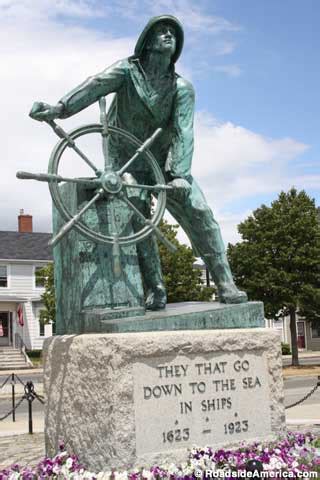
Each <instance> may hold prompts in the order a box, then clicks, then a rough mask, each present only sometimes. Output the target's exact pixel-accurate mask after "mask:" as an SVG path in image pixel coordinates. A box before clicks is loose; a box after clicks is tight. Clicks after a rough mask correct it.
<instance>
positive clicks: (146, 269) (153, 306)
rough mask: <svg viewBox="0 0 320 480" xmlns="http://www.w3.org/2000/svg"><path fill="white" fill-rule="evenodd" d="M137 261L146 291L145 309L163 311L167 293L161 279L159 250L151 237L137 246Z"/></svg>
mask: <svg viewBox="0 0 320 480" xmlns="http://www.w3.org/2000/svg"><path fill="white" fill-rule="evenodd" d="M137 251H138V259H139V265H140V271H141V275H142V279H143V283H144V286H145V289H146V309H147V310H163V309H164V308H165V307H166V304H167V292H166V288H165V286H164V281H163V277H162V270H161V263H160V257H159V250H158V245H157V242H156V239H155V238H154V236H153V235H150V236H149V237H148V238H146V239H145V240H143V241H142V242H139V243H138V244H137Z"/></svg>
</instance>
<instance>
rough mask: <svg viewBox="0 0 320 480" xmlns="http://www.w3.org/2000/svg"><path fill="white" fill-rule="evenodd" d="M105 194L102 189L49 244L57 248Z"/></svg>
mask: <svg viewBox="0 0 320 480" xmlns="http://www.w3.org/2000/svg"><path fill="white" fill-rule="evenodd" d="M103 194H104V190H103V189H102V188H101V189H100V190H99V191H98V193H96V194H95V196H94V197H92V198H91V200H90V201H89V202H88V203H87V204H86V205H85V206H84V207H83V208H82V209H81V210H80V212H78V213H77V214H76V215H75V216H74V217H73V218H71V220H69V222H67V223H66V224H65V225H64V226H63V227H62V228H61V230H60V232H59V233H57V235H56V236H55V237H53V238H52V239H51V240H50V242H49V244H50V245H52V246H55V245H56V244H57V243H58V242H59V241H60V240H61V239H62V237H64V235H66V233H68V232H69V230H70V229H71V228H72V227H73V225H74V224H75V223H77V221H78V220H79V219H80V217H81V216H82V215H83V214H84V213H85V212H86V211H87V210H88V209H89V208H90V207H91V205H93V204H94V203H95V202H96V201H97V200H98V199H99V198H101V197H102V196H103Z"/></svg>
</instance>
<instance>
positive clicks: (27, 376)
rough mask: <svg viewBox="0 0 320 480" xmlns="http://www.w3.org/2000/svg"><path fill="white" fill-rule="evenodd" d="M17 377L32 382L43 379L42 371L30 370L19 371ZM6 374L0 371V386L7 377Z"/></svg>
mask: <svg viewBox="0 0 320 480" xmlns="http://www.w3.org/2000/svg"><path fill="white" fill-rule="evenodd" d="M18 376H19V378H20V379H21V380H22V381H23V382H24V383H25V382H28V381H31V382H33V383H39V382H42V381H43V373H42V372H35V373H34V372H32V370H31V371H30V370H28V371H27V372H25V373H19V374H18ZM7 377H8V374H6V375H4V374H3V373H1V372H0V386H1V385H2V384H3V382H4V381H5V380H6V379H7Z"/></svg>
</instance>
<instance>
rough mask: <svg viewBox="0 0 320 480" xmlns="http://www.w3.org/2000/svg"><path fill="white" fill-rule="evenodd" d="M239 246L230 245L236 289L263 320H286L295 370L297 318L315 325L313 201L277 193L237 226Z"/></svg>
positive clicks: (317, 248)
mask: <svg viewBox="0 0 320 480" xmlns="http://www.w3.org/2000/svg"><path fill="white" fill-rule="evenodd" d="M238 230H239V233H240V234H241V236H242V241H241V242H239V243H237V244H235V245H230V244H229V245H228V256H229V260H230V264H231V267H232V271H233V274H234V277H235V280H236V282H237V284H238V285H239V286H240V287H241V288H243V289H244V290H246V291H247V292H248V295H249V298H250V299H251V300H262V301H263V302H264V306H265V314H266V317H267V318H275V317H277V316H279V315H289V316H290V331H291V340H292V365H299V358H298V345H297V330H296V313H297V311H299V313H300V312H301V313H302V314H304V315H306V317H307V318H308V319H314V321H317V319H318V320H319V312H320V268H319V258H320V226H319V219H318V211H317V208H316V206H315V202H314V200H313V199H311V198H310V197H309V196H308V195H307V194H306V193H305V192H304V191H301V192H297V190H296V189H295V188H292V189H291V190H290V191H289V192H288V193H285V192H281V193H280V195H279V197H278V199H277V200H275V201H274V202H272V204H271V206H270V207H267V206H266V205H262V206H261V207H260V208H258V209H257V210H255V211H254V212H253V214H252V215H250V216H249V217H248V218H247V219H246V220H245V221H244V222H242V223H240V225H239V226H238Z"/></svg>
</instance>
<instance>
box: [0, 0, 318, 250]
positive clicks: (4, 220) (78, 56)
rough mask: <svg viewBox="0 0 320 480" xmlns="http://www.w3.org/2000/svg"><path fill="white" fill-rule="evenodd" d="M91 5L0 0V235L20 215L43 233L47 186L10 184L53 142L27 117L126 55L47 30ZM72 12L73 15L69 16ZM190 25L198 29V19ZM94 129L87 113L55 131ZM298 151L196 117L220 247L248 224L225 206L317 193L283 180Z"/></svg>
mask: <svg viewBox="0 0 320 480" xmlns="http://www.w3.org/2000/svg"><path fill="white" fill-rule="evenodd" d="M167 3H168V2H167ZM171 3H172V4H174V3H175V4H176V5H177V6H178V7H180V8H181V6H186V2H171ZM6 5H7V8H6V10H5V6H6ZM94 5H96V2H90V1H89V0H88V1H82V2H76V1H72V0H64V1H63V2H62V1H58V0H56V1H50V2H49V0H48V1H45V0H43V1H42V0H41V1H40V0H32V3H31V0H30V1H29V0H20V1H19V0H17V1H15V2H10V3H6V2H4V1H3V0H0V12H1V13H2V17H3V18H2V28H1V31H0V45H1V50H2V65H5V66H6V68H5V69H3V70H2V86H1V91H0V100H1V105H2V108H1V111H0V128H1V132H2V164H1V180H0V182H1V184H0V186H1V188H0V222H1V229H9V230H10V229H11V230H15V229H16V226H17V214H18V212H19V209H20V208H24V209H25V211H26V212H27V213H31V214H32V215H33V216H34V224H35V228H36V230H38V231H41V230H42V231H48V230H50V228H51V218H50V214H51V199H50V195H49V192H48V189H47V186H46V185H45V184H42V183H39V182H37V183H35V182H31V181H21V180H17V179H16V178H15V173H16V171H17V170H26V171H33V172H37V171H38V172H41V171H42V172H44V171H45V170H46V169H47V162H48V158H49V155H50V152H51V150H52V147H53V145H54V144H55V142H56V141H57V137H56V136H55V135H54V134H53V133H52V131H50V130H49V127H48V126H47V125H45V124H41V123H37V122H34V121H32V120H31V119H30V118H29V117H28V112H29V110H30V108H31V106H32V103H33V101H35V100H43V101H47V102H48V103H55V102H56V101H57V100H58V99H59V98H60V97H61V96H62V95H63V94H64V93H65V92H67V91H69V90H70V88H72V87H73V86H75V85H77V84H78V83H79V82H80V81H81V80H82V79H85V78H86V77H87V76H88V75H90V74H92V73H94V72H97V71H99V70H101V69H102V68H104V67H105V66H106V65H108V64H111V63H113V62H114V61H116V60H117V59H119V58H123V57H126V56H127V55H128V54H129V53H130V52H132V51H133V47H134V43H135V39H134V38H118V39H116V38H113V37H112V36H110V35H106V34H102V33H99V32H95V31H93V30H92V29H89V28H85V27H80V26H75V24H74V23H73V24H72V25H68V28H65V27H64V26H63V25H61V24H60V23H58V22H56V21H55V20H54V17H55V15H58V14H59V12H60V11H61V13H62V12H64V15H66V14H67V12H69V13H70V15H71V14H72V15H73V16H76V15H78V17H81V16H82V17H84V16H87V17H90V15H92V12H91V10H90V8H91V7H93V6H94ZM97 5H98V4H97ZM137 5H138V4H137ZM161 5H162V6H163V8H164V4H163V3H162V4H161ZM9 7H10V8H9ZM75 7H77V8H78V10H77V12H75V11H74V10H73V9H74V8H75ZM23 8H25V9H28V8H29V17H28V21H26V20H25V17H24V16H21V15H22V13H23ZM168 8H169V3H168ZM46 9H48V12H47V14H46ZM10 12H11V13H10ZM72 12H73V13H72ZM95 12H96V13H95V15H97V14H99V15H107V14H108V12H107V10H106V9H104V10H103V11H102V12H100V11H99V10H95ZM33 14H35V16H34V17H33ZM198 22H204V20H203V19H202V20H201V19H200V17H199V19H198ZM78 25H79V24H78ZM202 25H203V26H204V25H205V23H202ZM221 28H222V27H221ZM8 39H9V40H10V41H8ZM185 70H186V68H185ZM97 120H98V108H97V106H92V107H90V108H89V109H88V110H86V111H85V112H81V113H79V114H78V115H77V116H76V117H73V118H71V119H68V120H65V121H64V122H63V127H64V128H65V129H66V130H69V129H70V128H71V127H74V126H77V125H81V124H83V123H87V122H96V121H97ZM306 149H307V146H306V145H304V144H302V143H299V142H297V141H295V140H294V139H290V138H287V139H285V138H284V139H268V138H265V137H264V136H262V135H258V134H256V133H255V132H252V131H250V130H247V129H245V128H243V127H241V126H237V125H233V124H232V123H229V122H226V123H219V122H217V121H216V120H215V119H214V118H213V117H212V116H210V115H209V114H205V113H203V112H202V113H198V114H197V116H196V149H195V156H194V161H193V172H194V175H195V177H196V178H197V179H198V180H199V183H200V185H201V186H202V188H203V190H204V191H205V193H206V196H207V199H208V202H209V204H210V205H212V206H213V210H214V213H215V215H216V217H217V219H218V220H219V221H220V223H221V226H222V231H223V233H224V239H225V241H226V242H227V241H234V239H235V238H236V233H235V232H236V229H235V226H236V224H237V223H239V221H240V220H242V219H243V218H245V216H246V214H247V208H245V209H243V211H242V210H241V209H240V210H239V209H237V210H235V209H232V208H231V202H232V205H237V204H238V203H239V202H241V200H242V199H243V198H250V197H252V196H255V195H257V194H261V193H275V194H276V193H278V192H279V190H280V189H281V188H283V189H287V188H289V187H290V186H291V185H292V184H294V185H296V186H297V187H298V188H308V186H314V188H318V187H319V177H318V176H316V175H313V176H312V175H309V176H308V175H304V176H303V177H298V176H297V175H296V174H294V172H293V173H290V168H289V167H290V162H291V160H292V159H294V158H296V157H297V156H298V155H300V154H302V153H303V152H304V151H305V150H306ZM72 167H73V163H72ZM227 211H228V212H229V213H228V214H226V212H227ZM239 211H240V213H237V212H239ZM235 212H236V213H235Z"/></svg>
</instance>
